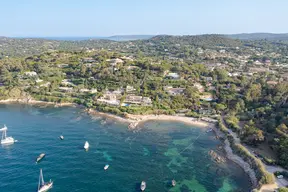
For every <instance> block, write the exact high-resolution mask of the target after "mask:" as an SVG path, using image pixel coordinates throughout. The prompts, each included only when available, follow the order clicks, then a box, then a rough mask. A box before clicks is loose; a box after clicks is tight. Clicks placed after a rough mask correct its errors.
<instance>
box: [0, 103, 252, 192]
mask: <svg viewBox="0 0 288 192" xmlns="http://www.w3.org/2000/svg"><path fill="white" fill-rule="evenodd" d="M2 124H6V125H7V127H8V136H13V137H14V138H15V139H17V140H18V142H17V143H15V144H14V145H9V146H3V145H2V146H1V147H0V191H1V192H14V191H15V192H16V191H17V192H21V191H25V192H27V191H37V185H38V176H39V170H40V168H42V169H43V174H44V179H45V180H46V181H48V180H49V179H52V180H53V181H54V187H53V189H51V190H50V191H51V192H60V191H61V192H64V191H65V192H66V191H71V192H72V191H73V192H74V191H75V192H76V191H81V192H86V191H92V192H93V191H97V192H112V191H113V192H118V191H119V192H122V191H123V192H124V191H125V192H127V191H132V192H133V191H139V188H140V186H139V185H140V183H141V181H142V180H145V181H146V183H147V188H146V190H145V191H156V192H158V191H159V192H162V191H172V192H179V191H181V192H186V191H191V192H193V191H194V192H205V191H207V192H230V191H231V192H232V191H243V192H244V191H245V192H247V191H249V188H250V186H251V184H250V182H249V178H248V176H247V175H246V174H245V173H244V171H243V170H242V169H241V168H240V167H239V166H238V165H236V164H235V163H233V162H231V161H228V160H227V161H226V162H225V163H223V164H218V163H216V162H215V161H214V160H213V159H212V158H211V157H210V156H209V154H208V152H209V151H210V150H214V151H216V152H217V153H219V154H221V155H224V152H223V150H222V149H221V145H222V144H221V142H220V141H219V140H216V139H215V135H214V134H213V133H206V132H205V129H203V128H197V127H193V126H190V125H186V124H183V123H180V122H169V121H161V122H159V121H149V122H145V123H143V124H141V125H140V127H141V129H140V130H138V131H129V130H127V125H126V124H123V123H119V122H116V121H115V120H113V119H107V118H105V117H101V116H99V117H95V116H93V117H92V116H89V115H88V114H86V113H84V112H83V110H82V109H79V108H74V107H63V108H53V107H45V108H44V107H41V106H38V107H36V106H29V105H18V104H17V105H16V104H15V105H14V104H9V105H6V104H5V105H0V126H1V125H2ZM60 135H64V137H65V138H64V140H60V139H59V136H60ZM85 141H89V143H90V149H89V150H88V151H87V152H85V151H84V149H83V146H84V143H85ZM40 153H45V154H46V157H45V158H44V159H43V160H42V161H41V162H40V163H38V164H36V163H35V159H36V157H37V156H38V155H39V154H40ZM106 164H109V165H110V167H109V169H108V170H106V171H104V169H103V168H104V166H105V165H106ZM172 179H175V180H176V181H177V185H176V186H175V187H173V188H172V187H171V186H170V181H171V180H172Z"/></svg>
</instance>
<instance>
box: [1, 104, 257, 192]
mask: <svg viewBox="0 0 288 192" xmlns="http://www.w3.org/2000/svg"><path fill="white" fill-rule="evenodd" d="M11 103H16V104H17V103H18V104H28V105H37V104H40V105H51V106H54V107H64V106H69V107H76V106H81V105H77V104H75V103H55V102H47V101H37V100H33V99H6V100H0V104H11ZM84 111H85V112H86V113H88V114H89V115H97V116H99V115H100V116H104V117H107V118H112V119H115V120H117V121H119V122H122V123H128V124H129V125H128V129H129V130H133V129H136V128H137V126H138V125H139V124H141V123H144V122H146V121H152V120H156V121H178V122H182V123H185V124H188V125H192V126H197V127H199V128H209V127H210V128H212V129H213V130H214V133H215V135H216V136H218V137H220V138H223V133H222V132H221V131H220V130H218V129H217V127H216V124H215V123H213V122H207V121H204V120H202V119H201V120H197V119H196V118H193V117H185V116H173V115H133V114H127V116H126V117H121V116H118V115H114V114H111V113H104V112H100V111H97V110H95V109H91V108H87V109H84ZM223 146H224V150H225V153H226V155H225V156H226V158H227V159H229V160H231V161H232V162H234V163H236V164H237V165H239V166H240V167H241V168H242V169H243V170H244V172H245V173H246V174H247V175H248V176H249V178H250V181H251V184H252V187H254V186H255V185H256V183H257V179H256V176H255V171H254V170H253V169H251V168H250V166H249V164H248V163H247V162H245V161H244V160H243V159H242V158H241V157H240V156H238V155H236V154H234V153H233V151H232V148H231V146H230V143H229V142H227V139H226V140H225V141H223Z"/></svg>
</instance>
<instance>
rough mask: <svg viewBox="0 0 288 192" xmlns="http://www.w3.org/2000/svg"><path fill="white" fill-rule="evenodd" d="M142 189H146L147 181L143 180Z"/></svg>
mask: <svg viewBox="0 0 288 192" xmlns="http://www.w3.org/2000/svg"><path fill="white" fill-rule="evenodd" d="M140 189H141V191H144V190H145V189H146V182H144V181H142V182H141V187H140Z"/></svg>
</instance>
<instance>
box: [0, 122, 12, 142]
mask: <svg viewBox="0 0 288 192" xmlns="http://www.w3.org/2000/svg"><path fill="white" fill-rule="evenodd" d="M7 129H8V128H7V127H6V125H4V127H3V128H2V129H1V131H2V139H1V144H3V145H9V144H13V143H15V140H14V138H13V137H7Z"/></svg>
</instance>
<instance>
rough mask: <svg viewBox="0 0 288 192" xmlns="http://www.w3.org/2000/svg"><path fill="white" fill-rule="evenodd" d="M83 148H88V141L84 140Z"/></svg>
mask: <svg viewBox="0 0 288 192" xmlns="http://www.w3.org/2000/svg"><path fill="white" fill-rule="evenodd" d="M84 149H85V150H88V149H89V143H88V141H86V142H85V144H84Z"/></svg>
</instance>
